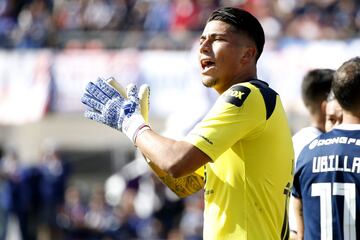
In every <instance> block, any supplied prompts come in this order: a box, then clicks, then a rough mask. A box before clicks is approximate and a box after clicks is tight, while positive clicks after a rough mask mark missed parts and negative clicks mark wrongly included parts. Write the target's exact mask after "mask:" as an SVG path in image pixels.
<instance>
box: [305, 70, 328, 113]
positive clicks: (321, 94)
mask: <svg viewBox="0 0 360 240" xmlns="http://www.w3.org/2000/svg"><path fill="white" fill-rule="evenodd" d="M334 73H335V71H334V70H332V69H313V70H310V71H309V72H307V74H306V75H305V76H304V78H303V81H302V83H301V96H302V99H303V102H304V104H305V106H306V107H307V108H309V110H310V112H311V113H314V112H316V111H317V110H318V106H319V104H320V103H321V102H322V101H326V99H327V97H328V95H329V93H330V90H331V83H332V81H333V78H334Z"/></svg>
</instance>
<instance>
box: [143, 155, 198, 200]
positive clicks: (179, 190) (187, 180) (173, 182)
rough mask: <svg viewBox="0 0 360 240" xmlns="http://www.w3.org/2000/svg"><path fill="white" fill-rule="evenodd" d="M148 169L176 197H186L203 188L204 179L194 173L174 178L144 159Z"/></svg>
mask: <svg viewBox="0 0 360 240" xmlns="http://www.w3.org/2000/svg"><path fill="white" fill-rule="evenodd" d="M146 161H147V163H148V164H149V166H150V168H151V169H152V170H153V172H154V173H155V174H156V175H157V176H158V177H159V179H160V180H161V181H162V182H163V183H164V184H165V185H166V186H167V187H168V188H170V189H171V190H172V191H173V192H174V193H175V194H176V195H177V196H178V197H181V198H183V197H187V196H189V195H191V194H194V193H196V192H198V191H199V190H201V189H203V187H204V179H203V177H201V176H200V175H198V174H196V173H192V174H190V175H187V176H185V177H180V178H174V177H172V176H170V175H169V174H167V173H166V172H164V171H162V170H161V169H159V168H158V167H157V166H156V165H155V164H153V163H152V162H151V161H149V160H148V159H146Z"/></svg>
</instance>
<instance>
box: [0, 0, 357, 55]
mask: <svg viewBox="0 0 360 240" xmlns="http://www.w3.org/2000/svg"><path fill="white" fill-rule="evenodd" d="M220 6H239V7H242V8H244V9H246V10H248V11H250V12H252V13H253V14H254V15H255V16H256V17H257V18H258V19H259V20H260V21H261V23H262V24H263V26H264V29H265V32H266V35H267V39H275V40H276V39H279V38H281V39H283V38H285V39H295V40H298V39H305V40H314V39H347V38H353V37H356V36H358V35H359V30H360V2H359V1H357V0H342V1H340V0H322V1H318V0H299V1H295V0H56V1H55V0H2V1H0V47H2V48H64V47H89V48H90V47H92V48H93V47H104V48H109V47H137V48H142V49H147V48H151V49H153V48H165V49H181V48H186V47H188V46H191V42H192V41H193V40H194V39H192V36H194V35H191V33H193V32H195V33H198V32H199V31H201V30H202V27H203V26H204V22H205V21H206V19H207V17H208V15H209V13H210V12H211V11H212V10H214V9H215V8H218V7H220ZM195 35H196V34H195ZM184 42H190V44H184Z"/></svg>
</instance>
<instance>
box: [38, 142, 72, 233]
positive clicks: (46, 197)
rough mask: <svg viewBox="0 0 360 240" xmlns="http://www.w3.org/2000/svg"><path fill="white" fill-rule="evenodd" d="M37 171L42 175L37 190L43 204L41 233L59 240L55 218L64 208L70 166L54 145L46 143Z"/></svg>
mask: <svg viewBox="0 0 360 240" xmlns="http://www.w3.org/2000/svg"><path fill="white" fill-rule="evenodd" d="M39 169H40V172H41V175H42V181H41V183H40V186H39V188H40V194H41V201H42V204H43V205H42V209H41V219H42V220H41V221H42V226H43V231H44V233H45V234H46V235H48V238H50V239H59V236H60V235H61V232H60V231H59V228H58V226H57V224H56V216H57V214H58V213H59V211H60V210H61V209H63V207H64V200H65V189H66V186H67V181H68V177H69V174H70V166H69V164H68V162H67V161H66V160H65V159H63V158H62V157H61V156H60V154H59V152H58V150H57V149H56V146H55V145H54V143H50V142H46V143H44V149H43V152H42V158H41V162H40V166H39Z"/></svg>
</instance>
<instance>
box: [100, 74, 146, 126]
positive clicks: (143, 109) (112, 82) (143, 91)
mask: <svg viewBox="0 0 360 240" xmlns="http://www.w3.org/2000/svg"><path fill="white" fill-rule="evenodd" d="M106 82H107V83H109V84H110V85H111V86H112V87H113V88H115V89H116V90H117V91H118V92H119V93H120V95H121V96H122V97H123V98H126V90H125V89H124V88H123V86H121V84H120V83H119V82H117V81H116V80H115V79H114V78H112V77H111V78H108V79H106ZM126 88H129V85H128V86H127V87H126ZM138 97H139V100H140V110H141V115H142V116H143V118H144V120H145V122H146V123H149V107H150V87H149V85H147V84H142V85H141V86H140V89H139V94H138Z"/></svg>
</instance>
